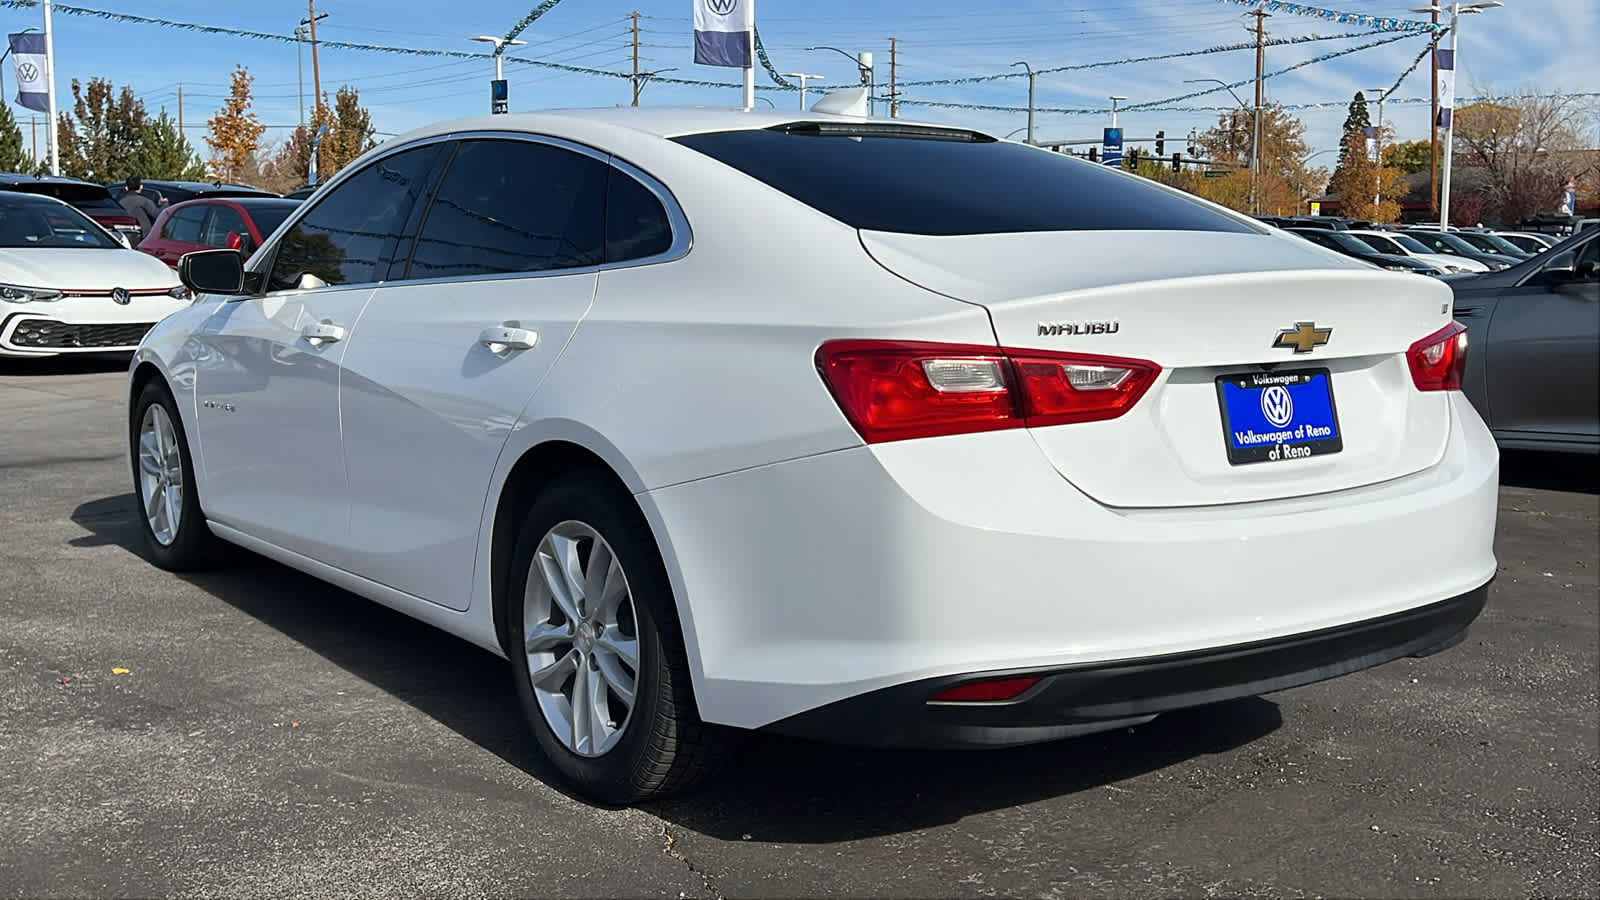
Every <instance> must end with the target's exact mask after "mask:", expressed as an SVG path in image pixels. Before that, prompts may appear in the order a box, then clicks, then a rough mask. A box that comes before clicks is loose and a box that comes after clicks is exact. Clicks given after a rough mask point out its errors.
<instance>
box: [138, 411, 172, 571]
mask: <svg viewBox="0 0 1600 900" xmlns="http://www.w3.org/2000/svg"><path fill="white" fill-rule="evenodd" d="M139 491H140V500H141V501H142V502H143V504H144V517H145V522H147V523H148V524H149V526H150V533H151V535H153V536H154V537H155V539H156V542H157V543H159V544H160V545H161V546H163V547H169V546H171V545H172V542H173V541H174V540H176V539H177V537H178V526H179V525H181V524H182V519H183V455H182V454H181V453H180V452H179V450H178V432H177V429H176V428H174V427H173V424H172V418H171V417H170V416H168V415H167V409H166V407H165V406H162V405H161V404H160V403H152V404H150V405H149V406H147V407H145V410H144V418H143V420H142V421H141V422H140V424H139Z"/></svg>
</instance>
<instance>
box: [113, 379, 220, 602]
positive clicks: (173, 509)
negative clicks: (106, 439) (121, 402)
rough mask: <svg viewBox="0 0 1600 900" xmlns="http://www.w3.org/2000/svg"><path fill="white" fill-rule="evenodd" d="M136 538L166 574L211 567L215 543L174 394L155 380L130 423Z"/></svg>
mask: <svg viewBox="0 0 1600 900" xmlns="http://www.w3.org/2000/svg"><path fill="white" fill-rule="evenodd" d="M128 429H129V433H128V439H129V444H130V445H131V448H132V450H133V452H132V454H131V456H132V458H133V489H134V495H135V497H136V498H137V500H138V505H139V513H140V515H139V526H140V527H139V533H140V535H141V536H142V537H143V539H144V546H145V550H146V551H147V554H148V555H149V556H150V558H151V559H153V560H154V561H155V563H156V565H158V566H160V567H161V568H163V569H168V570H170V571H175V572H181V571H186V570H190V569H196V568H200V567H202V566H204V565H205V564H207V563H209V562H210V561H211V560H212V559H213V557H214V555H215V551H216V544H215V542H216V539H215V538H214V537H212V534H211V529H210V528H208V527H206V522H205V516H204V515H203V514H202V513H201V512H200V497H199V494H198V493H197V492H196V491H195V477H194V461H193V460H192V459H191V457H190V456H189V442H188V440H187V439H186V438H185V437H184V434H183V420H182V419H181V418H179V416H178V407H177V404H176V403H174V402H173V399H172V394H171V392H170V391H168V390H167V388H166V386H165V385H163V384H162V383H161V382H159V381H151V382H150V383H148V384H146V385H145V386H144V389H143V390H141V391H140V392H139V396H138V399H137V400H135V401H134V404H133V409H132V410H131V411H130V415H129V421H128Z"/></svg>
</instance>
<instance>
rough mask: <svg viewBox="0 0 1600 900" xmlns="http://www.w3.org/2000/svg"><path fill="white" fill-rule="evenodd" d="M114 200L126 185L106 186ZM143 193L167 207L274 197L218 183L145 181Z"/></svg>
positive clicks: (113, 183) (245, 186)
mask: <svg viewBox="0 0 1600 900" xmlns="http://www.w3.org/2000/svg"><path fill="white" fill-rule="evenodd" d="M106 190H108V191H110V192H111V196H112V198H114V199H117V200H121V199H122V195H123V193H124V192H125V191H127V185H126V184H124V183H123V182H121V181H116V182H112V183H111V184H108V185H106ZM144 191H145V193H147V194H152V195H154V197H155V198H156V205H158V206H167V205H169V204H173V203H182V202H184V201H185V200H199V199H201V198H202V197H204V198H211V197H276V196H278V195H277V194H274V193H273V192H271V191H265V190H262V189H261V188H254V187H250V186H249V185H247V184H223V183H222V182H218V181H146V182H145V183H144Z"/></svg>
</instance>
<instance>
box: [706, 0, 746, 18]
mask: <svg viewBox="0 0 1600 900" xmlns="http://www.w3.org/2000/svg"><path fill="white" fill-rule="evenodd" d="M706 6H708V7H710V8H711V11H712V12H714V13H716V14H717V15H719V16H725V15H728V14H729V13H731V12H733V11H734V10H735V9H738V8H739V0H706Z"/></svg>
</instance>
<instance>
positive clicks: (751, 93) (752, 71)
mask: <svg viewBox="0 0 1600 900" xmlns="http://www.w3.org/2000/svg"><path fill="white" fill-rule="evenodd" d="M745 2H746V3H748V4H750V30H749V31H747V32H745V36H746V37H747V38H749V40H750V63H749V65H747V66H745V67H744V108H745V109H752V108H754V107H755V105H756V0H745Z"/></svg>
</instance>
